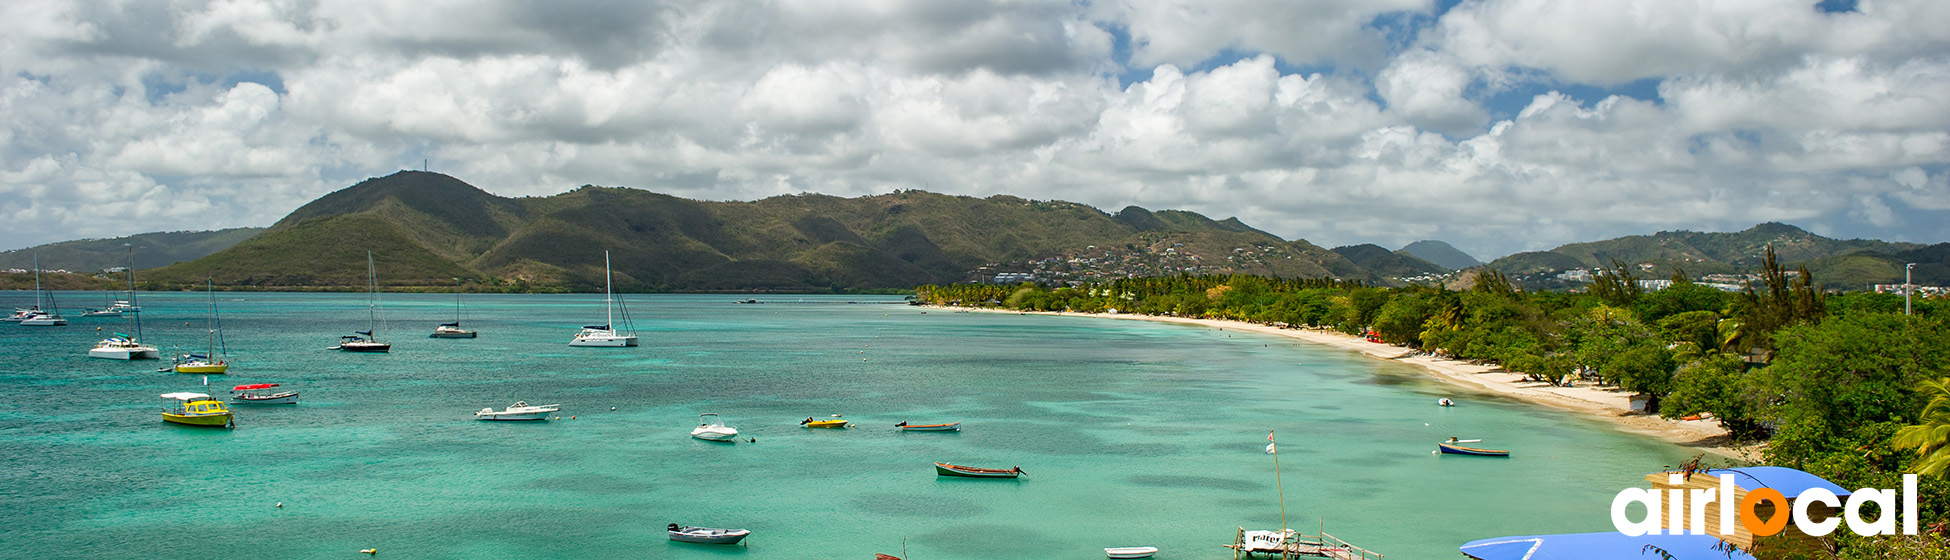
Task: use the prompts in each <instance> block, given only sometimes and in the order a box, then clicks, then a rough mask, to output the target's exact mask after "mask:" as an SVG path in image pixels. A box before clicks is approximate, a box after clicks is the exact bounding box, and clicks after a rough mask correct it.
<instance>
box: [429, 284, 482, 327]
mask: <svg viewBox="0 0 1950 560" xmlns="http://www.w3.org/2000/svg"><path fill="white" fill-rule="evenodd" d="M460 292H461V290H460V279H459V278H455V279H454V322H452V323H441V324H440V326H437V327H434V328H433V334H429V335H427V338H474V337H475V336H478V335H480V333H477V332H474V331H470V330H467V329H463V328H460Z"/></svg>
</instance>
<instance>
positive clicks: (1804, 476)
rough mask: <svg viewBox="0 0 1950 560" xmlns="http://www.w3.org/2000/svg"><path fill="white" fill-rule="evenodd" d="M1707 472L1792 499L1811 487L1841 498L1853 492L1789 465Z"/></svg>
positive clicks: (1735, 483)
mask: <svg viewBox="0 0 1950 560" xmlns="http://www.w3.org/2000/svg"><path fill="white" fill-rule="evenodd" d="M1706 474H1710V475H1713V476H1715V477H1725V476H1732V477H1733V484H1734V485H1735V486H1739V487H1740V488H1741V489H1744V490H1747V491H1753V490H1759V489H1761V488H1773V489H1775V490H1779V491H1781V495H1783V496H1787V497H1788V498H1790V499H1792V498H1794V497H1795V496H1799V495H1801V492H1803V491H1805V490H1808V489H1810V488H1821V489H1824V490H1827V491H1829V492H1834V493H1835V496H1836V497H1840V498H1847V497H1848V496H1849V494H1851V493H1852V492H1850V491H1849V490H1848V489H1846V488H1842V487H1840V486H1836V485H1835V483H1833V482H1829V481H1828V479H1825V478H1822V477H1819V476H1815V475H1812V474H1808V473H1807V472H1804V471H1800V470H1796V469H1791V468H1788V467H1741V468H1737V469H1712V470H1708V471H1706Z"/></svg>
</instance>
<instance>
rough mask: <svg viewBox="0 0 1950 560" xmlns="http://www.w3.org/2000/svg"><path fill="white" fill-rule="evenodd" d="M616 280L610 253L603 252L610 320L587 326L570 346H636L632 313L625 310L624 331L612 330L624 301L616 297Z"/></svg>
mask: <svg viewBox="0 0 1950 560" xmlns="http://www.w3.org/2000/svg"><path fill="white" fill-rule="evenodd" d="M614 288H615V280H614V279H613V278H612V277H611V274H610V269H609V251H603V313H604V314H605V315H606V317H607V318H608V320H607V321H605V322H603V324H602V325H600V326H585V327H583V328H582V332H578V333H576V337H575V339H573V340H570V341H569V345H570V346H636V326H635V325H632V324H630V311H629V310H628V309H624V310H623V313H622V315H623V327H624V329H623V330H617V329H613V328H610V327H612V326H614V325H615V324H616V311H617V308H619V307H622V304H623V301H622V300H619V299H616V298H615V297H614V295H613V294H614Z"/></svg>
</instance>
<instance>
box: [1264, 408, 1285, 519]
mask: <svg viewBox="0 0 1950 560" xmlns="http://www.w3.org/2000/svg"><path fill="white" fill-rule="evenodd" d="M1266 442H1267V446H1268V447H1271V448H1272V451H1273V488H1274V490H1275V491H1278V492H1279V493H1280V532H1281V533H1285V532H1286V486H1284V485H1282V484H1281V483H1280V448H1279V444H1280V443H1279V442H1277V441H1273V430H1267V431H1266Z"/></svg>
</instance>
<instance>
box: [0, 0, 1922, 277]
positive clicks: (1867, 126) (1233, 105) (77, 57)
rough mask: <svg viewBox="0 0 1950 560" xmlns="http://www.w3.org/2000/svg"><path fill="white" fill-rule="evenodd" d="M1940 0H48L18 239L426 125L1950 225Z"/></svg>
mask: <svg viewBox="0 0 1950 560" xmlns="http://www.w3.org/2000/svg"><path fill="white" fill-rule="evenodd" d="M1945 6H1946V4H1944V3H1941V2H1928V1H1900V2H1892V1H1877V2H1871V1H1864V2H1862V3H1861V4H1860V6H1859V7H1860V13H1848V14H1820V13H1816V12H1815V11H1814V10H1813V9H1811V8H1810V7H1809V6H1808V5H1806V4H1805V3H1803V2H1773V1H1763V0H1743V1H1736V2H1719V3H1709V4H1699V3H1693V2H1663V1H1658V2H1650V3H1648V2H1623V1H1615V0H1601V1H1598V2H1583V3H1562V2H1541V1H1534V0H1507V1H1506V0H1480V1H1469V2H1465V3H1463V4H1461V5H1459V6H1457V7H1455V8H1454V9H1451V10H1449V11H1448V12H1447V13H1445V14H1442V15H1441V16H1440V19H1439V20H1437V21H1435V22H1433V25H1430V26H1428V27H1426V28H1425V29H1422V30H1421V32H1420V34H1419V35H1413V34H1411V35H1410V36H1405V37H1404V36H1398V35H1394V34H1396V33H1401V32H1402V31H1403V30H1404V29H1409V28H1403V27H1400V26H1401V25H1402V22H1405V21H1410V20H1414V18H1416V17H1422V18H1426V17H1427V16H1428V14H1429V12H1430V11H1431V10H1432V9H1433V8H1432V6H1431V5H1430V3H1429V2H1427V1H1426V0H1391V1H1387V2H1341V1H1319V2H1275V3H1262V2H1245V1H1232V0H1228V1H1221V2H1199V3H1192V2H1145V1H1137V0H1130V1H1120V2H1104V3H1091V4H1088V5H1080V4H1075V3H1070V2H1063V1H1056V0H1022V1H1000V0H998V1H992V2H946V3H944V2H927V1H900V0H881V1H871V2H859V1H839V0H804V1H788V0H775V1H754V2H701V1H676V2H666V3H621V4H618V3H611V2H563V3H543V2H529V1H519V0H508V1H502V2H451V1H437V2H432V3H397V2H379V1H355V0H338V1H325V2H292V1H284V0H210V1H201V2H199V1H194V0H192V1H186V2H179V3H170V4H161V3H126V4H124V3H112V2H105V3H85V4H84V3H65V2H47V3H43V2H34V1H31V0H24V1H21V2H10V3H6V4H0V36H4V37H6V39H5V40H0V70H4V74H0V114H4V115H5V116H6V124H5V125H0V218H3V219H7V220H6V221H5V222H4V223H0V245H8V246H21V245H27V244H32V243H37V242H45V241H53V240H59V239H66V238H74V237H82V236H102V235H118V234H128V233H137V232H141V231H153V230H166V229H193V228H213V227H228V226H239V225H265V224H268V223H270V222H272V221H274V220H276V219H277V218H278V217H280V216H282V215H283V214H284V213H286V212H288V211H290V210H291V209H293V208H295V207H296V206H298V205H300V204H302V203H303V202H305V201H307V200H310V199H312V198H314V197H317V196H319V195H322V194H324V193H326V192H329V191H330V190H333V189H336V188H342V187H344V186H346V185H350V184H352V183H354V182H357V181H358V180H360V179H363V178H365V177H368V176H373V175H383V174H387V173H390V172H392V171H393V170H395V169H397V168H400V167H408V166H411V167H417V166H418V164H419V162H420V159H421V158H422V157H427V158H430V159H432V160H433V165H434V168H435V170H439V171H446V172H449V173H451V174H454V175H455V176H458V177H460V178H461V179H463V180H467V181H469V182H471V183H473V184H476V185H479V186H482V187H483V188H487V189H489V190H491V191H493V192H496V193H498V194H503V195H546V194H553V193H556V192H561V191H563V190H566V189H568V188H571V187H573V186H576V185H581V184H588V183H594V184H609V185H629V186H636V187H642V188H648V189H652V190H658V191H662V192H669V193H672V194H677V195H680V196H689V197H696V198H709V199H748V198H754V197H761V196H768V195H773V194H780V193H788V192H799V191H807V190H812V191H819V192H826V193H831V194H839V195H849V196H850V195H859V194H867V193H874V192H885V191H887V190H890V189H895V188H927V189H930V190H935V191H940V192H949V193H957V194H971V195H989V194H997V193H1006V194H1015V195H1020V196H1026V197H1032V198H1061V199H1069V200H1077V201H1080V202H1086V203H1090V204H1094V205H1098V206H1100V207H1104V208H1107V209H1116V208H1120V207H1122V206H1123V205H1126V204H1138V205H1143V206H1147V207H1151V208H1186V209H1192V210H1197V211H1201V212H1205V213H1208V214H1211V215H1213V217H1215V218H1223V217H1226V216H1232V215H1237V216H1239V217H1241V218H1242V219H1244V220H1246V221H1247V222H1248V223H1251V224H1253V225H1255V226H1258V227H1260V228H1262V229H1266V230H1269V231H1272V232H1275V233H1278V234H1281V235H1285V236H1288V237H1305V238H1308V239H1310V240H1313V241H1315V242H1317V243H1321V244H1325V245H1337V244H1345V243H1362V242H1376V243H1380V244H1383V245H1388V246H1399V245H1401V244H1404V243H1407V242H1409V241H1413V240H1416V239H1422V238H1431V237H1434V238H1441V239H1445V240H1448V241H1451V242H1454V243H1456V244H1457V245H1459V246H1462V247H1464V248H1465V249H1468V250H1471V251H1472V252H1475V253H1478V256H1480V257H1491V256H1495V255H1499V254H1503V253H1507V252H1511V251H1516V250H1524V249H1540V248H1548V247H1551V246H1555V245H1557V244H1561V243H1565V242H1572V241H1580V240H1589V239H1594V238H1600V237H1605V236H1612V235H1621V234H1633V233H1647V232H1648V231H1651V230H1656V229H1675V228H1687V229H1725V228H1743V227H1746V226H1748V225H1751V224H1753V223H1755V222H1759V221H1766V220H1788V221H1797V220H1798V221H1800V222H1801V223H1805V224H1807V225H1810V226H1811V227H1813V226H1816V225H1819V226H1820V227H1824V228H1830V229H1829V231H1836V232H1842V233H1843V234H1846V235H1849V236H1883V237H1894V238H1909V239H1914V240H1918V241H1931V242H1935V241H1942V240H1941V239H1929V238H1927V237H1928V236H1931V235H1939V234H1940V233H1939V232H1938V230H1932V229H1929V227H1935V226H1930V225H1929V224H1931V223H1938V222H1942V221H1943V220H1941V219H1936V220H1929V219H1918V217H1919V216H1924V217H1927V216H1930V214H1928V213H1931V212H1943V211H1945V210H1950V186H1946V185H1950V179H1945V177H1946V176H1950V171H1946V170H1945V169H1946V166H1947V165H1950V97H1946V96H1944V95H1943V94H1942V92H1944V91H1950V54H1946V53H1950V26H1943V25H1941V22H1943V21H1950V7H1945ZM1420 21H1425V22H1426V20H1420ZM1391 38H1393V39H1394V40H1395V42H1392V43H1391V42H1390V40H1391ZM1120 44H1122V45H1124V46H1125V47H1127V49H1126V50H1125V51H1123V52H1124V53H1125V54H1128V56H1129V58H1128V60H1129V64H1128V66H1127V65H1125V64H1122V63H1120V62H1119V60H1121V59H1120V54H1119V52H1120V51H1119V48H1118V45H1120ZM1294 65H1299V66H1308V67H1314V66H1318V67H1322V68H1328V67H1330V66H1331V70H1323V71H1321V72H1319V73H1311V72H1310V73H1307V74H1304V75H1303V74H1294V73H1290V72H1291V68H1292V66H1294ZM1283 68H1284V69H1286V70H1285V71H1284V73H1283V70H1282V69H1283ZM1129 75H1137V76H1142V78H1141V79H1139V80H1136V81H1134V82H1130V83H1120V81H1119V78H1118V77H1119V76H1129ZM1641 79H1652V80H1656V81H1657V82H1658V84H1659V86H1658V92H1659V98H1658V99H1634V98H1632V97H1627V96H1620V95H1603V96H1601V97H1598V98H1595V99H1582V98H1578V97H1577V96H1574V95H1571V94H1566V93H1561V91H1590V88H1588V87H1568V86H1590V85H1596V86H1604V85H1608V84H1619V83H1625V82H1631V81H1634V80H1641ZM1539 84H1546V85H1544V86H1540V85H1539ZM1553 88H1555V89H1557V90H1558V91H1552V89H1553ZM1491 96H1501V97H1498V98H1497V99H1505V100H1507V99H1518V100H1521V99H1528V103H1527V104H1526V105H1524V106H1523V107H1522V108H1521V109H1520V110H1519V109H1517V108H1515V107H1507V106H1499V107H1490V106H1488V105H1487V104H1488V103H1491V102H1492V101H1494V100H1493V99H1491ZM1496 102H1498V103H1503V101H1496ZM1492 115H1499V116H1496V117H1494V119H1493V117H1492ZM1919 213H1921V214H1919ZM50 224H52V225H50ZM1926 226H1928V227H1926Z"/></svg>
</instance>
